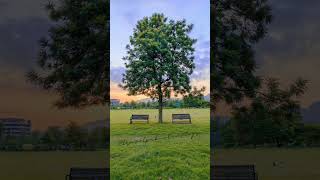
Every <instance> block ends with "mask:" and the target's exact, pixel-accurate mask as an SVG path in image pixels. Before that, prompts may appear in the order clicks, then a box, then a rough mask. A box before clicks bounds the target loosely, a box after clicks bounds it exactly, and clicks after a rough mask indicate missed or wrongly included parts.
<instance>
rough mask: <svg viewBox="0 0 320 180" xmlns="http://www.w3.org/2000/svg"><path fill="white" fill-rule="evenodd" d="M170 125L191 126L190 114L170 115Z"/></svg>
mask: <svg viewBox="0 0 320 180" xmlns="http://www.w3.org/2000/svg"><path fill="white" fill-rule="evenodd" d="M186 120H187V121H186ZM172 123H188V124H191V116H190V114H172Z"/></svg>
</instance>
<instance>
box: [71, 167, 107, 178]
mask: <svg viewBox="0 0 320 180" xmlns="http://www.w3.org/2000/svg"><path fill="white" fill-rule="evenodd" d="M109 174H110V171H109V168H71V169H70V173H69V175H67V177H68V178H67V177H66V179H69V180H89V179H90V180H91V179H96V180H107V179H108V177H109Z"/></svg>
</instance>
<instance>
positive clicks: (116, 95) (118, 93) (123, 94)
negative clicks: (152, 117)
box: [110, 80, 210, 102]
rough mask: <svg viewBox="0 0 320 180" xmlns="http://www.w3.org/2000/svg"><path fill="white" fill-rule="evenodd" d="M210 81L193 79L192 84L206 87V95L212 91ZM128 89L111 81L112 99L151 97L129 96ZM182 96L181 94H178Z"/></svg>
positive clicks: (128, 100)
mask: <svg viewBox="0 0 320 180" xmlns="http://www.w3.org/2000/svg"><path fill="white" fill-rule="evenodd" d="M209 84H210V81H209V80H201V81H195V80H194V81H192V82H191V85H192V86H196V87H197V88H201V87H202V86H205V87H206V91H205V93H204V94H205V95H207V94H209V92H210V86H209ZM127 93H128V92H127V91H125V90H123V89H121V88H120V87H119V86H118V84H117V83H116V82H112V81H111V82H110V97H111V99H119V100H120V102H131V101H137V100H141V99H146V98H149V97H147V96H144V95H138V96H128V95H127ZM178 97H181V96H178Z"/></svg>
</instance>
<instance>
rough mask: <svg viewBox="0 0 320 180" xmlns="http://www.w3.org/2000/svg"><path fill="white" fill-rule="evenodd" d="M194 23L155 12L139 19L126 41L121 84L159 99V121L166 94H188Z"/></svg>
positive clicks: (125, 87)
mask: <svg viewBox="0 0 320 180" xmlns="http://www.w3.org/2000/svg"><path fill="white" fill-rule="evenodd" d="M192 28H193V26H192V25H188V24H187V23H186V21H185V20H181V21H174V20H168V18H167V17H165V16H164V15H163V14H157V13H155V14H153V15H152V16H151V17H145V18H143V19H142V20H140V21H138V23H137V25H136V27H135V28H134V31H133V35H132V36H130V44H129V45H127V56H125V57H124V58H123V59H124V60H125V61H126V63H125V66H126V72H125V74H124V76H123V83H122V84H121V87H123V88H124V89H125V90H128V95H141V94H142V95H146V96H149V97H151V98H153V99H157V100H158V102H159V123H162V107H163V101H164V99H165V98H170V96H171V95H172V93H174V94H175V95H177V94H185V93H187V92H188V91H189V90H190V89H191V87H190V85H189V84H190V79H189V75H191V74H192V72H193V69H194V68H195V65H194V62H193V60H194V56H193V53H194V48H193V45H194V44H195V42H196V40H195V39H192V38H190V37H189V33H190V32H191V30H192Z"/></svg>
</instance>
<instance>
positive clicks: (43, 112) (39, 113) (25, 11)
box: [0, 0, 105, 129]
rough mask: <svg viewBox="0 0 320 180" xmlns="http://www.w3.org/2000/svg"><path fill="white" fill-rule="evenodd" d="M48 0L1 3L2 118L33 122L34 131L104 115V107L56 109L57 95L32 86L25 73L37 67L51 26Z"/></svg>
mask: <svg viewBox="0 0 320 180" xmlns="http://www.w3.org/2000/svg"><path fill="white" fill-rule="evenodd" d="M46 2H47V0H32V1H24V0H0V118H3V117H21V118H26V119H30V120H32V123H33V128H34V129H45V128H47V127H48V126H50V125H65V124H66V123H68V122H69V121H70V120H73V121H77V122H79V123H85V122H88V121H93V120H97V119H102V118H103V117H104V116H105V110H104V109H103V108H96V107H94V108H89V109H84V110H73V109H65V110H57V109H56V108H54V107H53V106H52V103H53V102H54V100H55V99H56V95H55V94H52V93H48V92H45V91H43V90H41V89H38V88H36V87H34V86H33V85H30V84H29V83H27V82H26V80H25V77H24V76H25V73H26V72H27V71H29V70H30V69H31V68H34V67H35V61H36V57H37V52H38V49H39V46H38V43H37V42H38V40H39V39H40V37H42V36H45V35H46V34H47V31H48V28H49V27H50V26H51V23H50V21H49V20H48V18H47V14H46V11H45V10H44V5H45V4H46Z"/></svg>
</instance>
